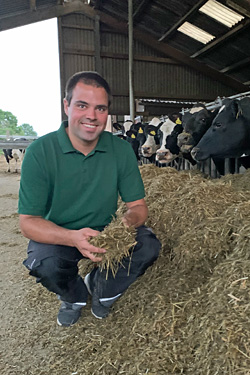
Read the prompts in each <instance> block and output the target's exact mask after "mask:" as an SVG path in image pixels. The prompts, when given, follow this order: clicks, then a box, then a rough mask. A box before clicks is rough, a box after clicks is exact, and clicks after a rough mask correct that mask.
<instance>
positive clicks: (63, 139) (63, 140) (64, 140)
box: [57, 121, 108, 154]
mask: <svg viewBox="0 0 250 375" xmlns="http://www.w3.org/2000/svg"><path fill="white" fill-rule="evenodd" d="M67 127H68V121H63V122H62V124H61V126H60V128H59V129H58V130H57V138H58V142H59V144H60V147H61V149H62V151H63V153H64V154H66V153H69V152H77V150H76V149H75V148H74V147H73V146H72V143H71V142H70V139H69V137H68V134H67V133H66V130H65V129H66V128H67ZM105 133H106V132H103V133H102V134H101V135H100V138H99V140H98V143H97V145H96V147H95V149H94V150H93V151H91V152H90V154H92V153H94V152H95V151H100V152H107V151H108V142H107V137H106V136H105Z"/></svg>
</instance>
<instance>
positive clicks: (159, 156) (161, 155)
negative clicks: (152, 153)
mask: <svg viewBox="0 0 250 375" xmlns="http://www.w3.org/2000/svg"><path fill="white" fill-rule="evenodd" d="M175 126H177V125H176V124H175V122H173V121H171V120H170V119H169V118H168V119H167V120H166V121H165V122H164V123H163V124H162V125H161V126H160V127H159V128H158V130H157V133H158V138H159V142H160V148H159V149H158V150H157V151H156V161H158V162H159V163H160V164H162V163H169V161H168V157H169V150H168V149H167V147H166V140H167V137H168V136H170V134H171V133H172V131H173V129H174V128H175Z"/></svg>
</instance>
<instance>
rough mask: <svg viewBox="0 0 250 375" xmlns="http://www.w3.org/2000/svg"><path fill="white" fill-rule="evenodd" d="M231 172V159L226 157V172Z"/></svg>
mask: <svg viewBox="0 0 250 375" xmlns="http://www.w3.org/2000/svg"><path fill="white" fill-rule="evenodd" d="M229 173H230V159H228V158H226V159H225V174H229Z"/></svg>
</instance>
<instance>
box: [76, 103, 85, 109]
mask: <svg viewBox="0 0 250 375" xmlns="http://www.w3.org/2000/svg"><path fill="white" fill-rule="evenodd" d="M86 107H87V106H86V104H78V108H80V109H85V108H86Z"/></svg>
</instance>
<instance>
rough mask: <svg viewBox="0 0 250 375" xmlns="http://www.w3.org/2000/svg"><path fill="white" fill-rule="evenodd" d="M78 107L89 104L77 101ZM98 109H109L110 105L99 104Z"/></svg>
mask: <svg viewBox="0 0 250 375" xmlns="http://www.w3.org/2000/svg"><path fill="white" fill-rule="evenodd" d="M75 104H76V105H79V104H82V105H89V103H87V102H85V101H83V100H77V101H76V102H75ZM96 108H105V109H108V105H106V104H97V106H96Z"/></svg>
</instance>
